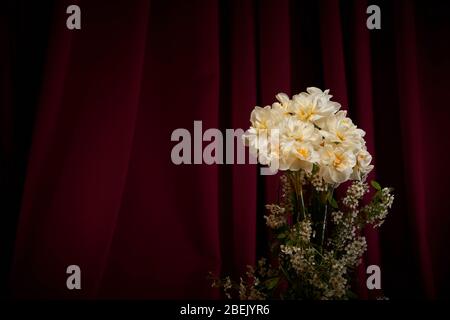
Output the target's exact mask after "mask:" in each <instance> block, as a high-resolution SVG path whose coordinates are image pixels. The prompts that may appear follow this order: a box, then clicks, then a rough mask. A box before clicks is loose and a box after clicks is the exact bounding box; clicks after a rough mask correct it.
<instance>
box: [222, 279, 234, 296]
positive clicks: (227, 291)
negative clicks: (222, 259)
mask: <svg viewBox="0 0 450 320" xmlns="http://www.w3.org/2000/svg"><path fill="white" fill-rule="evenodd" d="M232 289H233V285H232V283H231V278H230V277H226V278H225V279H224V281H223V291H224V293H225V296H226V297H227V298H228V299H231V294H230V291H231V290H232Z"/></svg>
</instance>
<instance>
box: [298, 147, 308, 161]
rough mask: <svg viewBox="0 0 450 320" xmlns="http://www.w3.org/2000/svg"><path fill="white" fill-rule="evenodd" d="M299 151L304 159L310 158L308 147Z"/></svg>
mask: <svg viewBox="0 0 450 320" xmlns="http://www.w3.org/2000/svg"><path fill="white" fill-rule="evenodd" d="M297 151H298V153H299V154H300V156H302V158H304V159H305V158H308V156H309V151H308V149H306V148H299V149H298V150H297Z"/></svg>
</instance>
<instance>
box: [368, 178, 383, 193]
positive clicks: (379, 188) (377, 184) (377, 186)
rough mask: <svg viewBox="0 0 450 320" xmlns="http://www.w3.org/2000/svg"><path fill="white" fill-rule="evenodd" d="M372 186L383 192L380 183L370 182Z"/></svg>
mask: <svg viewBox="0 0 450 320" xmlns="http://www.w3.org/2000/svg"><path fill="white" fill-rule="evenodd" d="M370 184H371V185H372V187H374V188H375V189H376V190H378V191H380V190H381V186H380V184H379V183H378V182H376V181H375V180H372V181H370Z"/></svg>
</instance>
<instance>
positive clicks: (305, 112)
mask: <svg viewBox="0 0 450 320" xmlns="http://www.w3.org/2000/svg"><path fill="white" fill-rule="evenodd" d="M306 91H307V92H302V93H299V94H297V95H295V96H293V98H292V100H293V104H292V112H293V113H294V114H295V115H296V116H297V118H298V119H300V120H302V121H311V122H313V123H315V124H317V125H319V126H320V124H321V122H322V120H323V118H326V117H328V116H329V115H331V114H333V113H335V112H336V111H338V110H339V109H340V107H341V105H340V104H339V103H337V102H333V101H330V98H331V97H332V96H331V95H329V94H328V92H329V90H325V91H323V92H322V90H320V89H318V88H314V87H310V88H307V89H306Z"/></svg>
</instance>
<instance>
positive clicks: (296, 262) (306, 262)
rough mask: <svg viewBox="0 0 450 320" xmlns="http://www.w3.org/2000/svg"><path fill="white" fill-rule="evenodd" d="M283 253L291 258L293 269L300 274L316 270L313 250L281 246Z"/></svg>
mask: <svg viewBox="0 0 450 320" xmlns="http://www.w3.org/2000/svg"><path fill="white" fill-rule="evenodd" d="M280 250H281V253H283V254H284V255H285V256H287V257H288V258H289V261H290V263H291V266H292V268H293V269H294V270H295V271H296V272H297V273H298V274H302V273H306V272H308V271H311V269H313V268H314V265H315V261H314V253H313V252H312V250H313V249H312V248H307V249H304V248H302V247H296V246H285V245H281V246H280Z"/></svg>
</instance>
